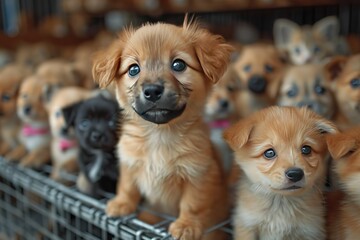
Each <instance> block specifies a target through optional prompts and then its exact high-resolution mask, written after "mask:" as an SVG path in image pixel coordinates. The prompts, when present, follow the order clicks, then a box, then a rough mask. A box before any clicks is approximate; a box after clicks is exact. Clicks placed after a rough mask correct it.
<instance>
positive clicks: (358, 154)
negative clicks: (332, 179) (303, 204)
mask: <svg viewBox="0 0 360 240" xmlns="http://www.w3.org/2000/svg"><path fill="white" fill-rule="evenodd" d="M327 142H328V146H329V151H330V153H331V155H332V157H333V158H334V170H335V172H336V174H337V177H338V180H339V184H340V190H339V191H336V192H332V193H330V194H329V196H328V239H330V240H332V239H334V240H335V239H336V240H337V239H343V240H353V239H358V238H359V236H360V228H359V226H360V216H359V213H360V190H359V181H360V171H359V169H360V149H359V146H360V128H359V127H355V128H350V129H348V130H346V131H345V132H344V133H338V134H336V135H329V136H328V137H327Z"/></svg>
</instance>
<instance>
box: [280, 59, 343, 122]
mask: <svg viewBox="0 0 360 240" xmlns="http://www.w3.org/2000/svg"><path fill="white" fill-rule="evenodd" d="M277 104H278V105H280V106H293V107H308V108H310V109H311V110H313V111H315V112H316V113H318V114H320V115H321V116H323V117H325V118H327V119H331V118H332V117H333V116H334V113H335V109H336V104H335V99H334V96H333V93H332V89H331V86H330V75H329V74H328V72H327V71H325V69H324V67H323V66H322V65H320V64H307V65H300V66H291V67H289V68H288V69H287V70H286V72H285V74H284V77H283V80H282V84H281V87H280V91H279V94H278V102H277Z"/></svg>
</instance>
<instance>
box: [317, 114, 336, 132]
mask: <svg viewBox="0 0 360 240" xmlns="http://www.w3.org/2000/svg"><path fill="white" fill-rule="evenodd" d="M315 127H316V129H317V130H318V131H319V132H320V133H321V134H334V133H338V132H339V130H338V129H337V127H336V125H335V124H334V123H332V122H331V121H329V120H327V119H325V118H323V117H320V116H318V117H317V119H316V120H315Z"/></svg>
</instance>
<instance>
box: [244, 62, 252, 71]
mask: <svg viewBox="0 0 360 240" xmlns="http://www.w3.org/2000/svg"><path fill="white" fill-rule="evenodd" d="M243 70H244V72H250V71H251V65H250V64H248V65H245V66H244V68H243Z"/></svg>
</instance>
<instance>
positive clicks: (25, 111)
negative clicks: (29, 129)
mask: <svg viewBox="0 0 360 240" xmlns="http://www.w3.org/2000/svg"><path fill="white" fill-rule="evenodd" d="M24 113H25V115H29V114H30V113H31V106H25V107H24Z"/></svg>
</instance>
